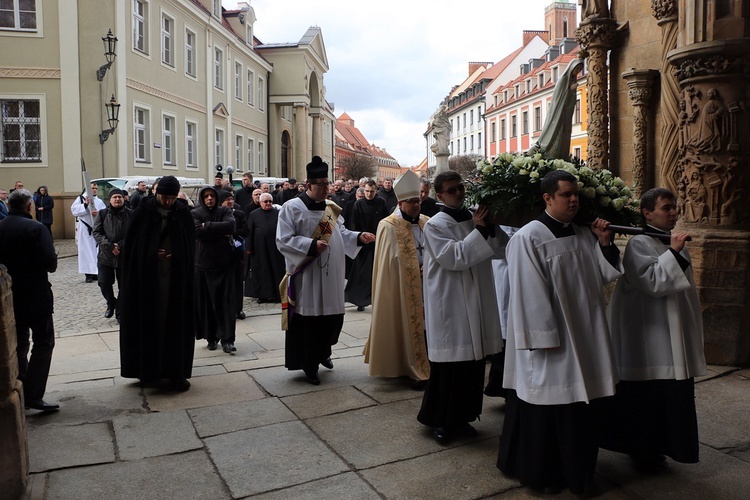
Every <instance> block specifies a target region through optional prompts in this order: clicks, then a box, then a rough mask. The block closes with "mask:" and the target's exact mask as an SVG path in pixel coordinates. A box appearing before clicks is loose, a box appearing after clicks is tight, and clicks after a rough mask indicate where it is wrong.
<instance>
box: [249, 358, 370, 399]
mask: <svg viewBox="0 0 750 500" xmlns="http://www.w3.org/2000/svg"><path fill="white" fill-rule="evenodd" d="M334 365H335V366H334V369H333V370H328V369H327V368H322V367H321V368H320V372H319V376H320V380H321V381H322V383H321V385H319V386H315V385H311V384H309V383H308V382H307V380H306V379H305V374H304V373H303V372H302V370H292V371H290V370H287V369H286V368H283V367H274V368H265V369H260V370H253V372H252V376H253V378H254V379H255V380H256V381H257V382H258V383H259V384H260V385H261V386H262V387H263V389H264V390H265V391H266V392H268V393H269V394H271V395H273V396H279V397H283V396H291V395H293V394H302V393H305V392H312V391H316V390H322V389H330V388H332V387H345V386H350V385H357V384H358V383H359V382H365V381H366V380H367V379H368V378H369V377H368V375H367V368H366V365H365V364H364V363H363V362H362V358H344V359H335V360H334Z"/></svg>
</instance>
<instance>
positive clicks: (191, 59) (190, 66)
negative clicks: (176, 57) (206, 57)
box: [185, 28, 198, 78]
mask: <svg viewBox="0 0 750 500" xmlns="http://www.w3.org/2000/svg"><path fill="white" fill-rule="evenodd" d="M191 38H192V43H191ZM197 41H198V35H196V33H195V32H194V31H193V30H191V29H190V28H185V74H186V75H188V76H190V77H192V78H195V77H196V69H195V68H196V62H197V60H198V58H197V55H196V51H197V50H198V45H197Z"/></svg>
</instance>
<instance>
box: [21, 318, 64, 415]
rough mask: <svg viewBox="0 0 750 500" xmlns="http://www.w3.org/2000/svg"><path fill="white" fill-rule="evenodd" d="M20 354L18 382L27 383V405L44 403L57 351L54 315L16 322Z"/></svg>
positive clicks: (24, 385)
mask: <svg viewBox="0 0 750 500" xmlns="http://www.w3.org/2000/svg"><path fill="white" fill-rule="evenodd" d="M29 330H31V341H32V342H33V344H34V345H33V348H31V359H29V357H28V356H29V347H30V343H29ZM16 337H17V344H18V345H17V346H16V354H17V356H18V380H20V381H21V382H23V393H24V398H25V399H26V401H33V400H35V399H42V397H44V391H46V390H47V377H48V376H49V367H50V364H51V363H52V350H53V349H54V348H55V328H54V325H53V324H52V315H51V314H47V315H38V316H34V317H32V318H16Z"/></svg>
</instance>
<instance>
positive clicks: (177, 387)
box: [169, 378, 190, 392]
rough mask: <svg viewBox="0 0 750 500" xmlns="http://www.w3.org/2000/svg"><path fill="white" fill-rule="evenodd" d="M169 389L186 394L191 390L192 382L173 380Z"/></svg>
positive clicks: (170, 381)
mask: <svg viewBox="0 0 750 500" xmlns="http://www.w3.org/2000/svg"><path fill="white" fill-rule="evenodd" d="M169 388H170V389H172V390H174V391H179V392H185V391H187V390H188V389H190V382H188V381H187V380H186V379H184V378H173V379H170V380H169Z"/></svg>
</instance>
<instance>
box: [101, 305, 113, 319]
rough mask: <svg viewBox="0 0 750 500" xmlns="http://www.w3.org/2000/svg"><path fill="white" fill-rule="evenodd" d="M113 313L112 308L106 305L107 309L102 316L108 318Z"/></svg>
mask: <svg viewBox="0 0 750 500" xmlns="http://www.w3.org/2000/svg"><path fill="white" fill-rule="evenodd" d="M114 314H115V310H114V309H112V308H111V307H108V308H107V310H106V312H105V313H104V317H105V318H107V319H109V318H111V317H112V316H114Z"/></svg>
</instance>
